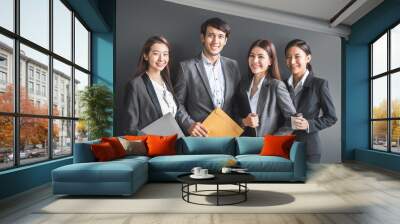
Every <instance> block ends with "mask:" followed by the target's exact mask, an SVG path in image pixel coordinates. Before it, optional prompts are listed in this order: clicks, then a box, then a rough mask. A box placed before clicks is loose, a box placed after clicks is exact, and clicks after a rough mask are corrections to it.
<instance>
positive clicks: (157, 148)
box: [146, 135, 178, 156]
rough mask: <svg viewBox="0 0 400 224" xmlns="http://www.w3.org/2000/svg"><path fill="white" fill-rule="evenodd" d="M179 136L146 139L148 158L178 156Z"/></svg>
mask: <svg viewBox="0 0 400 224" xmlns="http://www.w3.org/2000/svg"><path fill="white" fill-rule="evenodd" d="M177 137H178V135H171V136H156V135H149V136H148V137H147V139H146V144H147V148H148V151H147V155H148V156H163V155H175V154H176V139H177Z"/></svg>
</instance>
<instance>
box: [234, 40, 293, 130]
mask: <svg viewBox="0 0 400 224" xmlns="http://www.w3.org/2000/svg"><path fill="white" fill-rule="evenodd" d="M248 64H249V74H250V75H249V77H248V79H246V80H243V81H242V83H241V88H240V94H239V97H238V100H239V114H240V115H241V117H242V125H243V126H244V127H245V132H244V135H247V136H264V135H267V134H279V131H280V130H282V127H284V126H285V124H286V125H287V124H288V123H290V122H289V121H290V116H291V115H293V114H295V113H296V110H295V108H294V106H293V103H292V100H291V98H290V95H289V93H288V91H287V89H286V87H285V84H284V83H283V82H282V81H281V80H280V79H281V76H280V73H279V67H278V61H277V57H276V50H275V46H274V44H273V43H272V42H271V41H269V40H257V41H255V42H254V43H253V44H252V45H251V46H250V49H249V53H248Z"/></svg>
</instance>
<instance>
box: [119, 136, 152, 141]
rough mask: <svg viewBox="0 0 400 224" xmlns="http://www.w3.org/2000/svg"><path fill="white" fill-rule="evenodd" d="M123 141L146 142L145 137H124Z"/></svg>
mask: <svg viewBox="0 0 400 224" xmlns="http://www.w3.org/2000/svg"><path fill="white" fill-rule="evenodd" d="M124 139H126V140H128V141H137V140H140V141H143V142H146V139H147V135H125V136H124Z"/></svg>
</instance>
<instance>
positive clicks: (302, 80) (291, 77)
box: [288, 69, 310, 88]
mask: <svg viewBox="0 0 400 224" xmlns="http://www.w3.org/2000/svg"><path fill="white" fill-rule="evenodd" d="M308 74H310V72H309V71H308V69H306V72H305V73H304V75H303V77H302V78H301V79H300V81H299V82H298V83H297V85H301V86H303V85H304V82H305V81H306V79H307V77H308ZM288 84H289V86H290V87H292V88H296V87H297V86H295V87H293V74H292V75H290V77H289V80H288Z"/></svg>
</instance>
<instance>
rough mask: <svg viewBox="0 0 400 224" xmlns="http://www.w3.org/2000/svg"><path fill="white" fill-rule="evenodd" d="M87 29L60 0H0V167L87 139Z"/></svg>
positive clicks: (54, 153) (63, 151) (60, 151)
mask: <svg viewBox="0 0 400 224" xmlns="http://www.w3.org/2000/svg"><path fill="white" fill-rule="evenodd" d="M18 16H19V17H18ZM15 21H17V22H16V23H15ZM90 35H91V33H90V31H89V30H88V28H87V26H86V25H85V24H84V23H83V22H82V21H81V19H80V18H79V16H78V15H76V14H75V12H74V11H73V10H72V9H71V7H70V6H69V5H68V4H67V3H66V2H65V1H64V0H35V1H32V0H0V170H4V169H12V168H15V167H19V166H23V165H26V164H32V163H38V162H43V161H47V160H51V159H55V158H60V157H64V156H71V155H72V152H73V148H72V147H73V145H74V142H76V141H81V140H86V139H87V135H86V133H87V131H86V126H85V124H82V123H80V122H78V120H79V115H80V108H79V106H78V103H79V101H80V100H79V96H80V94H79V93H80V91H82V90H83V89H84V88H85V87H86V86H88V85H90V77H91V71H90ZM74 105H75V106H74ZM74 136H75V137H74ZM77 136H79V138H78V137H77Z"/></svg>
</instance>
